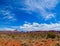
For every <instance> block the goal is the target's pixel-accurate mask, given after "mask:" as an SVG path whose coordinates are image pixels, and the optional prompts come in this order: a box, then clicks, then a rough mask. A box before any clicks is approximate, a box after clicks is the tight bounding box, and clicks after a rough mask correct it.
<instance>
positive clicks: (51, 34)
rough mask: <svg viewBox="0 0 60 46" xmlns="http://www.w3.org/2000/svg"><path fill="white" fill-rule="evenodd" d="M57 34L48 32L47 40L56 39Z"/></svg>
mask: <svg viewBox="0 0 60 46" xmlns="http://www.w3.org/2000/svg"><path fill="white" fill-rule="evenodd" d="M55 37H56V34H55V33H54V32H48V33H47V38H55Z"/></svg>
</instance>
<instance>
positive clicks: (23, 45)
mask: <svg viewBox="0 0 60 46" xmlns="http://www.w3.org/2000/svg"><path fill="white" fill-rule="evenodd" d="M21 45H22V46H29V45H28V44H26V43H23V44H21Z"/></svg>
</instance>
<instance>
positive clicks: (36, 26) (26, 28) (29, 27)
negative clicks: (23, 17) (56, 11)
mask: <svg viewBox="0 0 60 46" xmlns="http://www.w3.org/2000/svg"><path fill="white" fill-rule="evenodd" d="M20 29H21V30H22V31H39V30H42V31H49V30H57V31H59V30H60V23H55V24H54V23H51V24H46V23H44V24H39V23H33V24H30V23H27V24H23V25H22V26H20Z"/></svg>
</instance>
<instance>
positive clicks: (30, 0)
mask: <svg viewBox="0 0 60 46" xmlns="http://www.w3.org/2000/svg"><path fill="white" fill-rule="evenodd" d="M58 2H59V1H58V0H25V2H24V4H25V5H24V6H25V8H20V10H26V11H27V12H28V13H30V12H32V11H33V12H34V11H38V12H39V14H40V13H41V16H42V17H43V18H44V19H46V20H47V16H49V17H48V19H50V18H53V16H52V15H54V16H55V14H54V13H52V12H48V11H47V10H46V9H48V10H49V11H50V10H52V9H54V8H55V7H56V5H57V4H58ZM51 14H52V15H51Z"/></svg>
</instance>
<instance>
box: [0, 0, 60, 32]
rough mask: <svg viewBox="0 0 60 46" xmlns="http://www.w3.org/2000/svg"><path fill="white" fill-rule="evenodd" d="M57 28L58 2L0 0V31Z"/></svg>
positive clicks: (59, 17)
mask: <svg viewBox="0 0 60 46" xmlns="http://www.w3.org/2000/svg"><path fill="white" fill-rule="evenodd" d="M47 27H48V28H47ZM59 28H60V0H52V1H51V0H0V30H15V29H18V30H19V31H34V30H43V29H44V30H60V29H59Z"/></svg>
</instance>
